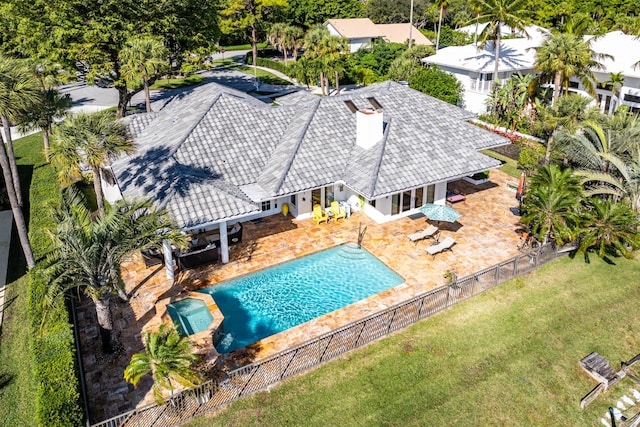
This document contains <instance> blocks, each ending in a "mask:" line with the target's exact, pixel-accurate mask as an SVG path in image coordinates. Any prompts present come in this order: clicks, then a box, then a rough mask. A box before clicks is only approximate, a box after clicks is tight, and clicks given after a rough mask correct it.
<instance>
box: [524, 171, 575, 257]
mask: <svg viewBox="0 0 640 427" xmlns="http://www.w3.org/2000/svg"><path fill="white" fill-rule="evenodd" d="M581 197H582V186H581V184H580V179H579V178H578V177H577V176H575V175H574V174H573V172H572V171H571V169H565V170H561V169H560V168H559V167H558V166H557V165H550V166H544V167H542V168H540V169H539V170H538V172H537V173H536V174H534V175H533V176H532V177H531V180H530V184H529V190H528V191H527V193H526V195H525V199H524V204H523V208H524V211H525V212H526V213H525V215H523V217H522V222H524V223H525V224H528V225H529V226H530V227H531V232H532V233H533V234H535V235H536V236H537V237H538V239H540V240H543V241H544V243H546V242H547V241H548V240H549V238H550V237H553V238H554V239H555V240H556V242H557V243H558V244H560V245H562V244H564V241H565V240H567V239H572V238H573V237H575V228H576V226H577V224H578V222H577V221H578V206H579V202H580V199H581Z"/></svg>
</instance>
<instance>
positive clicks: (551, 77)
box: [534, 33, 609, 105]
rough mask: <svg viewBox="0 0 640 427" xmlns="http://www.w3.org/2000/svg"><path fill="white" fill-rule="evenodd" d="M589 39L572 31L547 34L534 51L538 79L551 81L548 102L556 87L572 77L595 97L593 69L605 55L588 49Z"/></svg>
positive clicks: (557, 94) (556, 96)
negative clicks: (551, 91) (538, 74)
mask: <svg viewBox="0 0 640 427" xmlns="http://www.w3.org/2000/svg"><path fill="white" fill-rule="evenodd" d="M591 41H592V39H588V40H587V39H584V38H583V37H581V36H579V35H577V34H572V33H551V34H549V35H548V36H547V37H546V39H545V41H544V42H543V43H542V45H540V46H538V47H536V48H534V49H535V50H536V64H535V70H536V71H539V72H540V73H541V74H540V76H539V79H540V81H541V82H548V81H553V98H552V102H551V103H552V105H555V104H556V102H557V101H558V97H559V96H560V88H561V87H562V86H563V85H565V86H567V85H568V84H569V83H568V82H569V78H570V77H572V76H576V77H577V78H578V79H580V82H581V83H582V85H583V86H584V88H585V89H586V90H587V92H589V93H590V94H591V95H592V96H594V97H595V85H594V82H595V81H596V77H595V74H594V72H593V70H596V69H602V68H603V65H602V64H601V63H600V62H598V61H599V60H602V59H604V58H606V57H609V55H604V54H599V53H596V52H594V51H593V50H592V49H591Z"/></svg>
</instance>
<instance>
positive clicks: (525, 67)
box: [422, 26, 640, 114]
mask: <svg viewBox="0 0 640 427" xmlns="http://www.w3.org/2000/svg"><path fill="white" fill-rule="evenodd" d="M469 27H471V26H469ZM467 29H468V28H467ZM503 32H504V30H503ZM527 33H528V34H529V38H515V39H505V40H502V42H501V44H500V65H499V68H498V70H499V72H498V77H499V78H500V80H506V79H509V78H510V77H511V76H512V75H513V74H516V73H520V74H530V73H533V72H534V71H533V68H534V65H535V62H536V51H535V49H534V48H535V47H538V46H540V45H541V44H542V42H543V41H544V37H545V34H546V30H544V29H542V28H541V27H535V26H531V27H527ZM587 37H593V36H587ZM591 48H592V49H593V51H594V52H598V53H605V54H608V55H611V56H612V57H613V59H604V60H601V61H600V62H601V63H602V64H603V65H604V67H605V68H604V69H603V70H597V69H596V70H593V72H594V74H595V76H596V79H597V80H598V82H599V83H601V84H600V85H599V86H598V87H597V89H596V92H597V99H596V100H594V102H593V105H600V109H601V111H602V112H603V113H608V114H611V113H613V112H614V111H615V109H616V108H617V107H618V106H620V105H627V106H629V108H630V109H631V111H633V112H640V67H637V68H636V67H634V64H635V63H637V62H638V61H640V40H639V39H638V38H637V37H635V36H630V35H625V34H624V33H622V32H621V31H613V32H610V33H607V34H605V35H604V36H601V37H598V38H596V39H595V40H594V41H593V42H592V45H591ZM633 52H638V54H636V55H634V54H633ZM494 59H495V53H494V50H493V44H492V43H491V42H488V43H487V44H486V46H484V48H477V47H476V46H475V45H473V44H470V45H466V46H451V47H447V48H443V49H440V50H439V51H438V53H437V54H435V55H433V56H429V57H426V58H423V59H422V62H423V63H425V64H435V65H437V66H438V67H440V68H441V69H442V70H445V71H448V72H450V73H452V74H453V75H454V76H455V77H456V78H457V79H458V81H460V83H461V84H462V86H463V87H464V90H465V94H464V107H465V108H466V109H467V110H469V111H472V112H474V113H476V114H482V113H484V112H486V105H485V101H486V99H487V98H488V96H489V92H490V91H491V86H492V85H493V81H492V79H493V70H494V66H495V62H494ZM609 73H622V74H623V76H624V84H623V85H622V86H621V87H619V88H613V87H611V86H609V85H605V84H604V83H605V82H607V81H608V80H609V79H610V74H609ZM569 91H571V92H574V93H580V94H582V95H583V96H587V97H590V95H589V94H588V93H587V92H586V91H585V90H584V87H583V86H582V84H581V83H580V82H578V80H577V79H576V78H575V77H573V78H570V79H569ZM614 91H615V92H616V93H614Z"/></svg>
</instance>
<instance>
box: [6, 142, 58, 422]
mask: <svg viewBox="0 0 640 427" xmlns="http://www.w3.org/2000/svg"><path fill="white" fill-rule="evenodd" d="M14 146H15V153H16V158H17V162H18V167H19V173H20V181H21V184H22V192H23V200H24V202H25V217H26V218H29V210H30V207H32V208H33V212H32V213H33V217H36V218H38V217H40V216H42V215H46V214H47V213H46V212H44V210H42V209H39V207H40V206H41V205H40V204H38V206H29V203H28V202H29V191H30V189H31V191H32V192H34V191H35V193H36V194H41V195H44V194H46V193H47V192H48V191H50V188H47V187H49V186H50V185H53V186H54V188H55V191H57V183H56V181H55V177H54V175H53V172H52V170H51V169H50V168H48V167H43V166H42V165H43V162H44V157H43V155H42V136H41V134H40V133H37V134H33V135H30V136H28V137H25V138H21V139H19V140H17V141H14ZM32 185H35V188H30V187H31V186H32ZM46 200H48V198H46V197H44V198H43V202H45V203H46ZM34 231H36V230H31V236H32V242H33V243H34V251H35V252H36V257H37V256H38V255H42V254H39V253H38V252H37V250H36V247H37V245H38V242H42V239H44V238H45V236H44V231H39V232H37V231H36V232H34ZM25 268H26V267H25V262H24V259H23V256H22V251H21V249H20V245H19V241H18V235H17V234H16V232H15V231H14V232H13V235H12V236H11V248H10V255H9V270H8V272H7V288H6V301H7V303H6V306H5V311H4V320H3V323H2V333H1V335H0V420H3V423H4V424H3V425H8V426H10V425H11V426H29V425H34V424H35V412H36V409H35V408H36V405H35V400H36V385H35V381H34V377H33V370H34V366H33V361H32V359H31V351H30V350H29V345H30V340H29V324H28V319H27V293H28V292H27V288H28V282H29V281H28V278H27V276H26V273H25Z"/></svg>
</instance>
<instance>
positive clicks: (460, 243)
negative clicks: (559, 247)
mask: <svg viewBox="0 0 640 427" xmlns="http://www.w3.org/2000/svg"><path fill="white" fill-rule="evenodd" d="M513 181H515V179H514V178H512V177H510V176H508V175H506V174H504V173H503V172H501V171H497V170H496V171H491V174H490V181H489V182H488V183H486V184H483V185H480V186H473V185H471V184H468V183H466V182H464V181H456V182H453V183H450V185H449V187H450V188H453V189H456V190H459V191H460V192H462V193H463V194H465V195H466V201H464V202H460V203H456V204H455V205H454V206H453V207H454V208H455V209H456V210H457V211H458V212H459V213H461V214H462V217H461V218H460V219H459V220H458V223H456V224H453V225H449V226H447V224H443V225H442V228H444V230H443V231H442V236H441V237H440V240H442V239H443V238H444V237H445V236H452V237H453V238H454V239H455V240H456V241H457V244H456V245H455V246H454V247H453V251H452V252H445V253H441V254H439V255H437V256H436V257H435V259H432V257H431V256H430V255H427V254H426V253H425V248H426V247H427V246H428V245H429V244H430V243H431V241H429V240H426V241H421V242H418V243H417V244H414V243H412V242H411V241H409V239H408V238H407V237H406V236H407V235H408V234H411V233H414V232H417V231H420V230H422V229H424V228H425V226H426V225H428V224H427V221H426V218H425V217H424V216H422V215H414V216H412V217H406V218H402V219H400V220H396V221H392V222H389V223H386V224H376V223H375V222H373V221H371V220H370V219H369V218H368V217H366V216H364V215H361V214H358V213H356V214H354V215H352V216H351V217H350V218H348V219H344V220H338V221H331V222H329V223H328V224H327V223H321V224H319V225H316V224H315V223H314V222H313V221H312V220H310V219H309V220H304V221H297V220H295V219H292V218H291V217H288V218H285V217H282V216H279V215H278V216H274V217H269V218H266V219H265V220H264V221H259V222H245V223H243V225H244V232H243V242H242V243H241V244H239V245H236V246H231V247H230V263H229V264H226V265H223V264H220V263H219V264H216V265H213V266H209V267H203V268H200V269H196V270H191V271H186V272H184V273H180V274H177V275H176V280H175V282H174V281H171V280H169V279H167V278H166V275H165V271H164V269H163V267H151V268H149V269H146V268H145V267H144V264H143V263H142V261H141V259H140V257H139V256H136V257H135V258H134V259H133V260H132V261H131V262H130V263H127V264H126V265H124V266H123V278H124V280H125V284H126V288H127V291H128V292H129V293H130V295H131V300H130V303H129V304H126V303H121V302H117V303H114V304H113V305H112V308H113V315H114V324H115V328H116V330H117V331H119V333H120V339H121V342H122V343H123V347H124V350H123V352H122V355H120V356H119V357H117V358H115V359H105V358H101V357H100V356H99V354H100V351H99V348H100V338H99V332H98V329H97V326H95V325H96V321H95V309H94V307H93V305H92V304H91V303H90V302H89V301H84V302H83V303H82V304H80V306H79V308H78V318H79V324H80V325H83V327H82V328H81V329H82V331H81V339H80V342H81V347H82V353H83V361H84V368H85V374H86V384H87V390H88V394H89V402H88V404H89V408H90V416H91V418H90V419H91V421H92V422H97V421H100V420H104V419H107V418H110V417H113V416H115V415H118V414H120V413H122V412H126V411H128V410H131V409H133V408H135V407H136V406H143V405H145V404H148V403H151V402H152V397H151V392H150V385H151V383H150V380H149V378H145V379H143V380H142V381H141V382H140V383H139V385H138V387H137V389H134V388H133V387H132V386H130V385H128V384H127V383H126V382H125V381H124V379H123V374H122V373H123V371H124V368H125V367H126V365H127V364H128V362H129V360H130V358H131V355H132V354H134V353H137V352H141V351H143V348H144V347H143V345H142V342H141V338H140V337H141V331H143V330H146V329H151V330H154V329H157V328H158V326H159V325H160V323H161V316H162V314H163V313H159V312H156V309H155V304H156V302H157V301H159V300H162V299H164V298H167V297H174V296H177V295H180V294H185V295H186V293H187V292H188V291H189V290H195V289H199V288H202V287H206V286H212V285H215V284H217V283H220V282H222V281H225V280H228V279H231V278H234V277H237V276H239V275H242V274H246V273H251V272H254V271H257V270H260V269H263V268H265V267H269V266H272V265H275V264H279V263H281V262H285V261H289V260H291V259H294V258H297V257H300V256H303V255H307V254H310V253H313V252H317V251H319V250H322V249H326V248H329V247H333V246H336V245H339V244H342V243H347V242H355V241H356V240H357V233H358V227H359V224H360V223H362V226H363V227H364V226H367V232H366V234H365V237H364V240H363V243H362V244H363V247H365V248H366V249H367V250H368V251H369V252H371V253H372V254H373V255H375V256H376V257H377V258H378V259H380V260H381V261H382V262H384V263H385V264H386V265H387V266H389V267H390V268H392V269H393V270H394V271H396V272H397V273H398V274H400V275H401V276H402V277H403V278H404V279H405V283H404V284H401V285H399V286H397V287H395V288H392V289H389V290H387V291H384V292H381V293H379V294H377V295H374V296H372V297H370V298H367V299H365V300H363V301H360V302H357V303H355V304H352V305H350V306H348V307H345V308H343V309H340V310H337V311H335V312H332V313H329V314H326V315H324V316H321V317H319V318H317V319H314V320H312V321H309V322H307V323H304V324H302V325H300V326H297V327H295V328H292V329H289V330H287V331H284V332H282V333H279V334H277V335H273V336H271V337H268V338H266V339H264V340H262V341H260V342H258V343H256V345H254V346H253V348H252V349H251V351H249V352H247V351H242V350H239V351H238V352H236V353H232V354H231V356H227V357H225V362H226V363H227V364H228V365H229V364H231V365H233V364H234V363H235V364H236V365H237V364H238V363H242V362H246V361H247V360H246V356H247V354H250V355H251V358H262V357H265V356H268V355H270V354H274V353H276V352H278V351H281V350H283V349H286V348H288V347H290V346H293V345H296V344H299V343H302V342H304V341H307V340H309V339H311V338H313V337H315V336H318V335H321V334H323V333H325V332H327V331H329V330H332V329H335V328H337V327H340V326H342V325H345V324H347V323H350V322H352V321H354V320H358V319H360V318H362V317H364V316H367V315H369V314H373V313H375V312H377V311H380V310H381V309H384V308H386V307H389V306H392V305H394V304H396V303H398V302H400V301H403V300H405V299H408V298H410V297H412V296H415V295H417V294H420V293H422V292H424V291H426V290H429V289H431V288H434V287H436V286H439V285H442V284H443V283H444V279H443V277H442V275H443V272H444V271H445V270H447V269H453V270H454V271H455V272H456V273H457V275H458V276H459V277H464V276H466V275H469V274H471V273H473V272H476V271H478V270H480V269H483V268H486V267H489V266H491V265H494V264H496V263H498V262H500V261H503V260H506V259H508V258H511V257H513V256H515V255H516V254H517V253H518V250H517V243H518V239H519V234H518V233H517V230H518V229H519V228H520V224H519V217H517V216H515V215H514V214H513V213H512V211H511V209H512V208H514V207H516V206H517V202H516V200H515V194H514V192H513V191H511V190H509V189H508V188H507V182H513Z"/></svg>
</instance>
